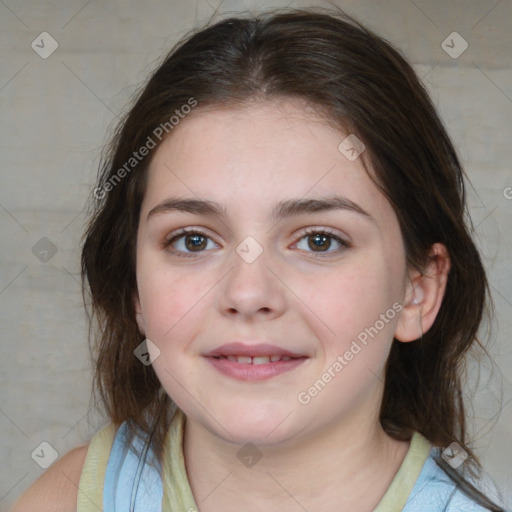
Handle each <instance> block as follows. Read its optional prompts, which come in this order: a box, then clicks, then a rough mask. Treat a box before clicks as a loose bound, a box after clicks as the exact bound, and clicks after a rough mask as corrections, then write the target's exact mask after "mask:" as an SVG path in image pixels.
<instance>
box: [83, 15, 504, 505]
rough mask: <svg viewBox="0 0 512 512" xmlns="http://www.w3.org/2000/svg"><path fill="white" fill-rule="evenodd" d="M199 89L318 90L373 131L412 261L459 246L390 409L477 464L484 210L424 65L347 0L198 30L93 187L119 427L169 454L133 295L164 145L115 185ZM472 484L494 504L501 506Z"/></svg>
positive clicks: (393, 379) (93, 247)
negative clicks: (415, 65)
mask: <svg viewBox="0 0 512 512" xmlns="http://www.w3.org/2000/svg"><path fill="white" fill-rule="evenodd" d="M191 98H193V99H194V101H197V104H198V106H197V107H196V108H195V111H194V112H192V113H191V115H194V114H195V112H196V111H200V110H201V108H205V107H208V106H227V107H235V106H237V105H244V104H247V103H248V102H250V101H254V100H262V101H264V100H265V99H279V98H297V99H301V100H305V101H306V102H307V103H308V104H309V105H311V106H313V107H314V108H316V109H317V110H318V112H320V113H321V114H322V116H323V117H324V118H325V119H326V121H327V122H329V123H332V124H333V125H334V126H336V127H337V128H338V129H341V130H343V131H344V132H345V133H353V134H355V135H356V136H357V137H358V138H359V139H360V140H362V141H363V142H364V144H365V146H366V151H365V154H364V155H365V158H366V160H365V161H366V164H367V169H368V167H369V166H370V165H368V164H371V168H372V169H373V173H374V176H371V177H372V179H374V181H375V183H376V184H377V186H378V187H379V188H380V189H381V190H382V192H383V193H384V194H385V196H386V197H387V198H388V200H389V201H390V203H391V205H392V206H393V208H394V211H395V213H396V215H397V217H398V221H399V224H400V227H401V231H402V236H403V239H404V243H405V248H406V257H407V262H408V264H409V265H410V266H411V267H413V268H417V269H420V270H421V269H423V268H425V265H426V263H427V261H428V257H429V249H430V248H431V246H432V245H433V244H434V243H436V242H440V243H442V244H444V245H445V246H446V247H447V249H448V253H449V256H450V260H451V269H450V273H449V277H448V282H447V287H446V293H445V296H444V299H443V302H442V306H441V309H440V311H439V313H438V315H437V318H436V320H435V322H434V324H433V326H432V327H431V328H430V329H429V330H428V332H426V333H424V334H423V336H422V339H421V341H416V342H412V343H400V342H398V341H397V340H394V341H393V344H392V348H391V352H390V354H389V358H388V360H387V364H386V382H385V389H384V396H383V401H382V406H381V410H380V421H381V424H382V427H383V428H384V430H385V431H386V432H387V433H388V434H389V435H390V436H391V437H393V438H395V439H398V440H408V439H410V437H411V434H412V432H413V431H415V430H416V431H419V432H420V433H421V434H423V435H424V436H425V437H426V438H427V439H428V440H429V441H431V442H432V443H433V445H434V446H448V445H449V444H451V443H452V442H453V441H456V442H457V443H458V444H459V445H460V446H461V447H463V449H464V450H465V451H466V452H467V453H468V455H469V459H468V462H469V463H468V462H466V463H465V464H464V466H468V467H469V470H470V473H471V475H472V476H474V475H475V474H476V470H478V471H479V470H481V465H480V462H479V461H478V459H477V457H476V456H475V454H474V453H473V452H472V451H471V449H470V448H469V447H468V445H467V440H466V436H467V433H466V419H465V407H464V402H463V398H462V389H463V387H462V383H463V377H464V375H465V371H466V367H465V355H466V352H467V351H468V349H469V348H470V347H471V346H472V345H473V344H476V345H477V346H478V347H480V348H481V349H482V350H483V351H484V352H485V353H486V354H487V355H488V353H487V351H486V349H485V347H484V346H483V345H482V344H481V342H480V341H479V339H478V337H477V330H478V328H479V326H480V323H481V320H482V316H483V313H484V312H485V311H487V312H488V313H490V312H491V311H490V308H487V309H486V304H487V305H488V306H490V305H491V302H490V295H489V289H488V283H487V279H486V274H485V271H484V267H483V265H482V261H481V258H480V256H479V253H478V250H477V248H476V247H475V244H474V242H473V241H472V238H471V234H470V229H469V228H468V226H467V225H466V220H465V217H466V216H467V222H468V223H469V224H470V225H471V220H470V219H469V213H468V211H467V207H466V201H465V189H464V178H465V176H464V172H463V170H462V168H461V164H460V162H459V159H458V157H457V154H456V151H455V149H454V147H453V145H452V143H451V141H450V139H449V137H448V135H447V133H446V131H445V128H444V127H443V124H442V122H441V120H440V119H439V117H438V115H437V113H436V111H435V108H434V106H433V105H432V103H431V100H430V99H429V96H428V94H427V92H426V91H425V89H424V87H423V86H422V84H421V82H420V81H419V79H418V77H417V76H416V74H415V72H414V71H413V69H412V68H411V66H410V65H409V64H408V63H407V62H406V60H405V59H404V58H403V57H402V56H401V54H400V53H399V52H398V51H397V50H396V49H394V48H393V47H392V46H391V45H390V44H389V43H387V42H386V41H385V40H383V39H382V38H381V37H379V36H377V35H375V34H374V33H373V32H371V31H369V30H368V29H367V28H365V27H364V26H362V25H361V24H360V23H359V22H358V21H356V20H354V19H353V18H351V17H349V16H347V15H346V14H344V13H343V12H341V11H330V12H329V11H326V10H324V9H319V8H316V9H307V10H286V11H282V12H278V11H274V12H271V13H266V14H261V15H259V16H253V17H234V18H229V19H225V20H223V21H220V22H218V23H216V24H213V25H210V26H207V27H206V28H203V29H201V30H198V31H195V32H194V33H193V34H192V35H188V36H187V37H186V38H185V39H184V40H182V41H181V42H180V43H178V44H177V45H176V46H175V47H174V48H173V49H172V50H171V52H170V53H169V54H168V55H167V56H166V57H165V59H164V61H163V63H162V64H161V65H160V66H159V67H158V69H157V70H156V71H155V72H154V74H153V75H152V76H151V78H150V79H149V82H148V83H147V85H146V86H145V87H144V89H143V90H142V92H141V93H140V95H139V96H138V98H137V99H136V101H135V103H134V104H133V106H132V108H131V109H130V110H129V112H128V113H127V115H126V116H125V118H124V119H123V120H122V122H121V123H120V125H119V127H118V129H117V131H116V133H115V136H114V138H113V141H112V144H111V145H110V149H109V150H108V153H107V154H105V155H104V158H103V161H102V165H101V166H100V172H99V182H98V187H99V188H98V189H97V190H101V191H102V192H101V193H100V194H98V193H97V191H95V194H94V197H91V203H90V204H91V207H90V220H89V223H88V226H87V229H86V232H85V234H84V242H83V251H82V278H83V282H84V288H83V289H84V301H85V289H86V288H85V283H86V281H87V282H88V284H89V287H90V293H91V310H92V317H96V319H97V326H98V330H97V332H96V335H95V336H91V337H94V338H95V339H96V341H97V343H96V345H95V346H94V347H92V345H91V348H92V350H93V352H94V356H93V357H94V362H95V365H96V368H95V388H97V390H98V391H99V393H100V396H101V402H102V404H103V405H104V407H105V409H106V412H107V414H108V416H109V418H110V419H111V421H112V422H113V423H114V424H115V425H116V426H118V425H120V424H121V423H122V422H123V421H125V420H130V422H132V423H133V425H134V426H137V427H138V428H139V429H140V430H141V431H142V432H144V433H146V434H148V435H150V440H151V443H152V446H153V447H154V449H155V453H156V454H157V456H158V458H159V460H161V457H162V451H163V442H164V436H165V434H166V432H167V430H168V427H169V422H170V419H171V417H172V412H171V411H172V407H173V405H174V404H173V403H172V401H171V399H170V398H169V396H168V395H167V394H166V393H165V392H164V391H163V389H162V387H161V384H160V382H159V380H158V378H157V376H156V374H155V372H154V370H153V368H152V366H151V365H149V366H145V365H143V364H141V362H140V361H139V360H138V359H137V358H136V357H135V356H134V349H135V348H136V347H137V346H138V345H139V344H140V343H141V342H142V341H143V339H144V337H143V336H142V335H141V334H140V333H139V330H138V327H137V323H136V321H135V312H134V305H133V296H134V292H135V290H136V280H135V248H136V236H137V227H138V221H139V212H140V206H141V202H142V199H143V196H144V190H145V184H146V181H145V180H146V176H147V173H146V170H147V167H148V164H149V161H150V158H151V155H152V154H153V152H154V151H155V149H156V147H158V143H157V144H156V147H155V148H153V149H152V150H151V151H150V154H149V155H148V156H147V157H146V158H145V159H143V160H141V161H140V162H137V164H136V165H134V166H133V169H129V172H126V173H122V174H123V177H122V179H118V180H116V181H115V183H114V181H113V177H114V175H116V173H117V177H119V169H121V168H123V166H124V168H125V170H127V167H126V163H127V162H128V161H129V160H130V158H131V157H132V156H133V152H134V151H137V150H138V149H139V148H141V147H142V146H144V145H146V144H147V141H148V137H152V139H153V140H154V139H155V135H154V130H155V129H156V128H157V127H158V126H161V125H162V124H163V123H167V124H169V119H170V116H172V115H173V114H174V113H175V111H176V110H179V109H180V108H181V107H182V106H183V105H186V104H187V103H189V104H190V99H191ZM169 133H171V135H172V132H170V130H169ZM132 163H133V162H132ZM109 183H110V185H108V184H109ZM105 191H108V193H105ZM98 196H99V197H98ZM471 229H472V225H471ZM91 320H92V318H91V317H90V318H89V321H90V323H89V325H90V326H91V325H92V321H91ZM91 332H92V331H91V327H90V335H91ZM440 463H441V464H442V463H443V461H440ZM444 465H445V467H446V466H447V464H446V463H445V464H444ZM472 465H474V469H472V468H471V466H472ZM448 471H449V469H448ZM452 473H454V472H452ZM455 478H456V475H455ZM461 485H462V486H463V487H464V486H466V483H461ZM468 485H469V484H468ZM470 487H471V493H472V495H473V497H476V496H480V498H479V500H480V503H482V504H484V505H485V506H487V507H488V508H489V510H501V509H500V508H498V507H495V506H494V505H493V504H491V503H490V502H489V501H488V500H487V499H486V498H485V497H483V495H481V494H480V493H479V492H478V491H477V490H476V489H474V488H473V487H472V486H470Z"/></svg>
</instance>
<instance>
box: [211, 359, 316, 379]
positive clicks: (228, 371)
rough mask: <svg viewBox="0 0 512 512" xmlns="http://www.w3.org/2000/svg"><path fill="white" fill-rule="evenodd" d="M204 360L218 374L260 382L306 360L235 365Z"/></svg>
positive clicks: (223, 361) (293, 367) (289, 369)
mask: <svg viewBox="0 0 512 512" xmlns="http://www.w3.org/2000/svg"><path fill="white" fill-rule="evenodd" d="M206 359H207V360H208V362H209V363H210V364H211V365H212V366H214V367H215V368H216V369H217V370H219V372H221V373H223V374H224V375H227V376H228V377H233V378H234V379H238V380H249V381H260V380H267V379H271V378H272V377H276V376H277V375H281V374H282V373H285V372H289V371H291V370H294V369H295V368H297V367H298V366H300V365H301V364H303V363H304V361H306V359H308V358H307V357H299V358H296V359H290V360H289V361H276V362H274V363H265V364H253V363H237V362H236V361H230V360H229V359H216V358H215V357H207V358H206Z"/></svg>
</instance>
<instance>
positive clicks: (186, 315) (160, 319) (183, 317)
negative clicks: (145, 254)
mask: <svg viewBox="0 0 512 512" xmlns="http://www.w3.org/2000/svg"><path fill="white" fill-rule="evenodd" d="M138 278H139V279H138V280H139V283H140V285H139V298H140V302H141V308H142V313H143V316H144V321H145V325H146V334H147V337H148V338H150V339H151V337H152V336H153V338H154V339H155V340H156V341H160V342H165V340H167V339H169V338H171V337H173V335H175V332H176V331H177V330H179V329H183V328H187V326H190V324H191V323H193V317H194V316H195V315H196V314H197V311H200V309H201V308H200V305H201V298H202V297H203V295H204V294H205V290H206V289H207V286H206V284H205V282H204V280H203V279H200V277H199V276H197V275H194V273H193V272H190V271H188V272H187V273H186V275H181V276H180V275H179V273H177V272H176V271H173V272H172V273H171V272H170V271H169V270H168V269H165V268H160V269H156V268H154V267H153V268H152V269H151V268H148V267H145V268H144V269H141V271H140V273H139V274H138Z"/></svg>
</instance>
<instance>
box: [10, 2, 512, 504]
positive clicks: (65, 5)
mask: <svg viewBox="0 0 512 512" xmlns="http://www.w3.org/2000/svg"><path fill="white" fill-rule="evenodd" d="M312 4H315V5H325V6H328V4H327V3H325V2H316V3H315V2H312ZM336 4H337V5H339V6H340V7H342V8H344V9H345V10H346V11H347V12H348V13H349V14H352V15H355V16H357V17H359V18H360V19H361V20H362V21H363V22H365V23H366V24H367V25H369V26H370V27H372V28H373V29H374V30H376V31H377V32H378V33H380V34H381V35H383V36H384V37H386V38H387V39H388V40H389V41H391V42H392V43H394V44H395V45H396V46H398V47H399V48H400V49H401V50H402V51H403V53H404V54H405V56H406V57H407V58H408V59H409V60H410V61H411V62H412V63H413V65H414V67H415V69H416V70H417V71H418V73H419V74H420V76H421V77H422V78H423V80H424V82H425V83H426V85H427V87H428V89H429V91H430V92H431V95H432V97H433V99H434V101H435V103H436V104H437V105H438V108H439V110H440V112H441V115H442V117H443V119H444V121H445V122H446V124H447V126H448V129H449V131H450V133H451V135H452V137H453V139H454V141H455V143H456V144H457V146H458V148H459V151H460V155H461V157H462V160H463V162H464V163H465V165H466V170H467V172H468V174H469V177H470V179H471V182H472V184H473V188H471V187H469V202H470V205H471V211H472V216H473V220H474V225H475V227H476V231H477V234H478V244H479V246H480V247H481V248H482V251H483V254H484V256H485V262H486V266H487V269H488V272H489V276H490V281H491V285H492V290H493V293H494V299H495V303H496V313H497V315H496V317H497V321H496V323H495V324H494V325H493V326H492V345H491V354H492V356H493V357H494V359H495V360H496V363H497V365H496V366H494V367H493V368H491V367H490V365H489V364H488V363H486V364H485V365H484V366H482V367H481V368H480V370H481V371H480V380H479V381H477V380H476V375H477V374H476V373H474V375H475V379H474V382H473V384H474V385H472V386H471V387H470V389H469V390H468V394H469V395H470V396H472V397H473V401H474V410H473V411H471V410H470V411H469V412H470V413H471V422H472V430H471V431H472V436H473V438H474V439H475V443H474V446H475V449H476V450H477V453H478V454H479V455H480V456H481V460H482V461H483V463H484V467H485V468H486V470H487V473H488V474H489V475H491V476H492V478H493V479H494V481H495V482H496V483H497V485H498V487H499V488H500V489H501V491H502V492H503V495H504V497H505V498H506V504H507V505H508V506H509V507H510V506H511V504H512V467H511V463H510V460H512V384H511V383H512V345H511V341H510V335H509V332H510V328H511V327H512V324H511V320H510V319H511V317H512V271H511V265H510V263H511V253H512V251H511V249H512V241H511V238H510V236H509V234H510V232H511V228H512V188H511V187H512V173H511V170H510V161H511V156H510V155H511V152H510V147H511V138H512V122H511V119H512V70H511V65H512V57H511V55H512V35H511V30H510V26H511V22H512V2H511V0H452V1H450V2H445V1H444V0H424V1H421V0H414V1H413V0H387V1H381V2H372V1H370V0H357V1H356V0H346V1H343V0H339V1H338V2H336ZM218 5H219V0H191V1H186V0H171V1H162V0H150V1H147V2H135V1H124V2H121V1H112V0H109V1H106V2H99V1H97V0H89V1H87V0H69V1H67V2H55V1H50V0H46V1H42V2H34V1H29V0H16V1H15V0H0V34H1V36H0V37H1V39H2V45H1V49H0V52H1V56H0V62H1V65H0V108H1V125H0V147H1V151H2V165H1V170H0V172H1V180H2V181H1V189H0V230H1V239H2V243H1V248H0V258H1V261H2V266H1V270H0V315H1V321H2V322H1V333H2V341H1V343H0V365H1V372H0V390H1V391H0V393H1V395H0V397H1V399H0V432H1V434H2V435H1V436H0V458H1V461H2V467H1V469H0V509H1V510H7V509H8V508H9V506H10V505H11V504H12V503H13V502H14V500H15V499H16V498H17V497H18V496H19V495H20V494H21V493H22V492H23V491H24V490H25V489H26V488H27V487H28V486H29V485H30V484H31V483H32V482H33V481H34V480H35V479H36V478H37V477H38V476H39V475H40V474H41V473H42V472H43V469H42V468H41V467H40V464H43V465H44V463H45V462H48V461H49V460H50V458H51V454H52V453H53V452H52V449H54V450H55V451H56V452H57V453H58V455H59V456H61V455H63V454H64V453H66V452H67V451H68V450H70V449H71V448H73V447H75V446H77V445H78V444H81V443H84V442H86V441H88V440H89V439H90V437H92V435H93V434H94V433H95V432H96V431H97V429H98V428H99V427H100V426H101V425H103V424H104V423H105V422H106V420H105V418H103V417H102V416H101V415H100V414H97V413H95V412H94V411H91V410H90V405H91V404H90V402H89V398H90V386H91V371H90V367H89V352H88V348H87V332H86V323H85V315H84V312H83V310H82V302H81V295H80V285H79V248H78V246H79V239H80V236H81V233H82V229H83V222H84V205H85V200H86V196H87V194H88V192H89V191H90V189H91V188H92V186H93V183H94V177H95V175H96V169H97V165H98V161H99V152H100V149H101V147H102V145H103V144H104V143H105V142H106V140H107V138H106V137H107V132H108V129H110V128H111V127H112V126H113V123H114V121H116V118H117V117H118V116H120V114H121V113H122V112H123V109H124V107H125V105H126V102H127V101H128V99H129V98H130V96H131V94H132V93H133V92H134V91H135V89H136V87H137V86H138V85H140V83H141V82H142V81H144V80H145V78H146V76H147V73H148V72H149V71H150V70H152V69H153V67H154V66H155V65H156V63H157V60H158V59H159V58H160V57H161V55H162V54H163V52H166V51H167V50H168V49H169V48H170V46H171V45H172V44H173V43H174V42H175V41H177V40H178V39H179V38H180V37H181V36H182V35H183V34H185V33H186V32H187V31H188V30H190V29H191V28H193V27H194V26H196V25H197V24H202V23H204V22H206V21H207V20H208V18H209V17H210V16H211V15H212V14H213V12H214V11H215V9H216V8H217V7H218ZM286 5H291V6H293V7H304V6H308V5H310V3H309V2H299V1H292V2H285V1H275V2H256V1H239V2H236V1H228V0H224V1H223V2H221V4H220V7H219V11H218V16H220V17H224V16H225V15H226V14H227V13H235V12H238V11H241V10H245V9H252V10H255V11H259V10H261V9H264V8H269V7H285V6H286ZM43 32H47V33H48V34H49V35H45V34H43V35H40V34H41V33H43ZM453 32H457V34H452V33H453ZM41 39H43V42H41ZM443 41H444V43H443ZM31 44H32V46H31ZM466 44H467V45H468V46H467V48H466V49H465V47H466ZM55 45H58V47H57V48H56V49H55V51H54V52H53V53H51V55H48V54H49V53H50V51H51V50H52V49H53V48H54V46H55ZM464 49H465V50H464ZM463 50H464V51H463ZM500 409H501V414H499V412H500ZM498 415H499V416H498ZM42 442H47V443H49V445H50V446H51V447H52V448H50V447H49V446H48V445H42V446H40V445H41V443H42ZM41 450H42V452H41ZM32 453H34V458H32V455H31V454H32ZM41 453H44V456H42V455H40V456H39V458H38V457H37V455H36V454H41ZM36 460H38V462H39V464H38V463H36Z"/></svg>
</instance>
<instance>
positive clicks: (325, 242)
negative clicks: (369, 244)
mask: <svg viewBox="0 0 512 512" xmlns="http://www.w3.org/2000/svg"><path fill="white" fill-rule="evenodd" d="M302 240H308V241H307V242H306V248H305V247H304V246H303V247H300V244H301V242H302ZM333 240H334V242H335V243H336V244H337V245H338V248H335V249H334V250H332V251H329V249H330V248H331V247H332V241H333ZM295 246H296V247H297V248H299V249H301V250H306V251H308V249H311V251H312V252H313V253H317V254H318V255H319V256H322V255H323V253H326V254H328V255H331V254H333V253H339V252H341V251H344V250H346V249H348V248H349V247H350V244H349V243H348V242H347V241H345V240H343V239H341V238H340V237H339V236H336V235H335V234H334V233H331V232H330V231H329V230H326V229H312V228H310V229H307V230H306V231H305V232H304V233H303V236H302V237H301V239H300V241H299V242H298V243H297V244H295ZM317 254H315V256H316V255H317Z"/></svg>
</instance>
